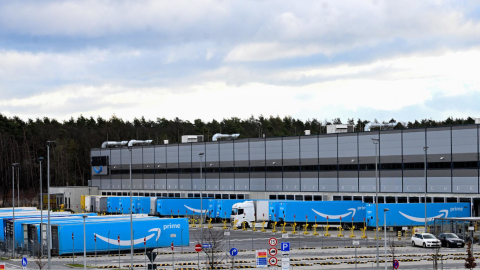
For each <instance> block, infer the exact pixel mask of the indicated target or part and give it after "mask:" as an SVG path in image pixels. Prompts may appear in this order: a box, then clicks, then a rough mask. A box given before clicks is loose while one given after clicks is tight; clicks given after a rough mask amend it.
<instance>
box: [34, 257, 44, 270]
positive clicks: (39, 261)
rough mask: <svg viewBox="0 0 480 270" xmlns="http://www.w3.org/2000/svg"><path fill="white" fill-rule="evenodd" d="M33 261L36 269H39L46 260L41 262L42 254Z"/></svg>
mask: <svg viewBox="0 0 480 270" xmlns="http://www.w3.org/2000/svg"><path fill="white" fill-rule="evenodd" d="M35 263H36V264H37V266H38V269H40V270H42V269H43V267H44V266H45V264H46V262H43V261H42V256H40V257H37V260H35Z"/></svg>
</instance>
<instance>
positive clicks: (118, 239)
mask: <svg viewBox="0 0 480 270" xmlns="http://www.w3.org/2000/svg"><path fill="white" fill-rule="evenodd" d="M117 241H118V269H120V234H119V235H118V238H117Z"/></svg>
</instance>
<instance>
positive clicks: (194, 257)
mask: <svg viewBox="0 0 480 270" xmlns="http://www.w3.org/2000/svg"><path fill="white" fill-rule="evenodd" d="M190 230H191V231H190V246H188V247H174V253H175V254H172V250H171V249H170V248H162V249H158V250H157V252H158V256H157V258H156V259H155V263H156V264H157V267H158V269H173V268H178V269H198V268H199V265H198V262H200V268H203V267H205V261H206V255H205V253H204V252H200V253H199V254H198V253H197V252H195V250H194V246H195V244H197V243H198V239H200V229H199V228H198V227H197V228H190ZM204 230H206V229H204ZM212 230H215V231H218V232H225V231H224V230H222V228H221V225H220V226H219V225H216V226H215V227H214V228H213V229H212ZM226 231H227V232H229V233H230V235H224V236H223V237H221V239H218V252H217V253H216V255H215V261H218V262H219V264H218V265H217V267H218V268H219V269H231V267H232V257H231V256H229V255H228V250H229V249H230V248H232V247H235V248H237V249H238V250H239V252H238V255H237V256H236V257H235V258H234V261H235V268H254V267H255V250H260V249H268V248H270V247H271V246H270V245H269V239H270V238H272V237H275V238H276V239H277V240H278V244H277V246H276V247H277V248H280V243H281V242H289V243H290V247H291V251H290V254H289V258H290V265H291V267H290V269H352V268H354V267H355V265H356V267H357V268H362V269H374V268H375V267H376V261H375V260H376V245H375V244H376V241H375V239H374V232H372V231H369V232H367V237H368V238H366V239H362V238H361V234H360V232H359V231H354V235H355V238H351V237H350V232H344V236H343V237H338V236H337V233H338V232H336V231H331V232H330V234H331V235H332V236H329V237H326V236H322V233H323V232H319V233H320V235H318V236H316V235H312V233H313V232H312V231H308V233H309V234H308V235H304V234H303V231H300V232H298V234H295V235H294V234H292V232H291V231H288V232H287V235H288V237H287V238H282V233H280V232H277V233H272V232H271V230H268V231H267V232H261V231H251V230H247V231H243V230H241V229H240V230H226ZM227 234H228V233H227ZM380 235H381V236H383V235H384V232H383V231H381V232H380ZM283 236H285V235H283ZM353 241H358V245H355V246H356V247H357V248H356V249H355V246H354V245H353ZM379 243H380V248H379V253H380V266H381V267H382V268H383V267H384V256H385V239H383V237H382V239H379ZM392 245H393V247H392ZM476 250H478V251H479V252H476ZM473 252H474V256H475V257H479V258H480V246H478V245H475V247H474V250H473ZM355 253H356V256H355ZM386 253H387V259H388V261H390V260H391V258H392V257H393V256H395V259H396V260H398V261H399V264H400V269H432V267H433V262H432V254H433V253H434V249H431V248H430V249H424V248H421V247H411V242H410V238H407V239H405V238H404V237H402V238H401V240H398V239H397V237H396V234H395V235H394V232H389V234H387V251H386ZM439 254H440V255H442V256H443V260H439V261H438V264H439V269H441V268H440V266H441V264H442V263H443V269H452V268H453V269H454V268H459V269H460V268H463V264H464V258H465V256H466V251H465V248H441V249H440V253H439ZM3 256H7V254H4V255H3ZM281 257H282V255H281V253H280V251H279V253H278V255H277V258H278V260H279V265H280V264H281V263H280V258H281ZM27 259H28V260H29V263H28V269H39V267H38V266H37V265H36V263H35V258H33V257H27ZM74 259H75V263H76V264H83V256H80V255H77V256H76V258H72V256H65V257H53V258H52V269H65V268H66V267H67V264H72V263H73V261H74ZM86 259H87V265H89V266H91V267H93V268H97V269H103V268H119V267H120V268H121V269H127V268H128V267H129V265H130V254H125V253H122V254H120V256H118V254H115V252H114V251H112V253H111V254H99V255H98V257H95V256H93V255H90V256H87V258H86ZM146 260H147V263H148V259H147V258H146V256H145V255H144V253H143V252H140V251H138V252H137V253H136V254H135V256H134V260H133V264H134V266H135V267H136V268H138V269H145V262H146ZM3 262H5V263H6V266H7V269H22V265H21V260H20V259H12V260H7V261H3ZM42 262H46V259H44V260H42ZM355 262H356V263H355ZM174 265H175V266H174ZM44 269H45V268H44ZM279 269H280V267H279Z"/></svg>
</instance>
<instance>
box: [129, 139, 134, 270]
mask: <svg viewBox="0 0 480 270" xmlns="http://www.w3.org/2000/svg"><path fill="white" fill-rule="evenodd" d="M132 146H133V145H130V142H129V143H128V151H130V206H129V207H128V209H130V269H133V209H132V203H133V197H132V192H133V190H132Z"/></svg>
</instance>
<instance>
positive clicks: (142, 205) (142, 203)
mask: <svg viewBox="0 0 480 270" xmlns="http://www.w3.org/2000/svg"><path fill="white" fill-rule="evenodd" d="M148 213H150V197H137V198H135V214H148Z"/></svg>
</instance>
